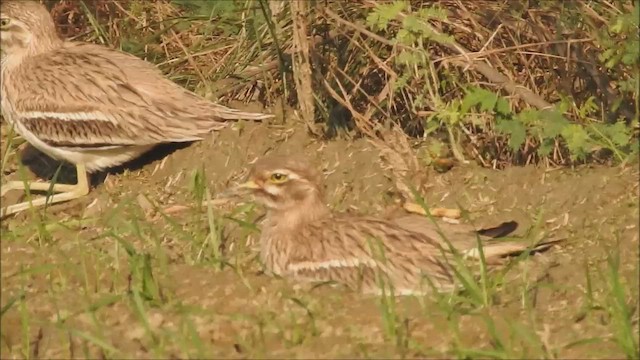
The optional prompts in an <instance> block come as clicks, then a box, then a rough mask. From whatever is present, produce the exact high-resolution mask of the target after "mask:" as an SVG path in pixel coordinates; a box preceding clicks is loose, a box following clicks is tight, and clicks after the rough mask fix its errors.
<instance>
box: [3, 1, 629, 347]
mask: <svg viewBox="0 0 640 360" xmlns="http://www.w3.org/2000/svg"><path fill="white" fill-rule="evenodd" d="M43 2H44V3H45V4H46V5H47V6H48V7H49V8H50V9H51V13H52V15H53V17H54V19H55V21H56V24H57V25H58V30H59V31H60V33H61V35H62V36H64V37H65V38H69V39H76V40H84V41H92V42H96V43H102V44H105V45H107V46H112V47H115V48H120V49H122V50H124V51H127V52H130V53H133V54H135V55H137V56H139V57H141V58H144V59H146V60H148V61H150V62H153V63H155V64H157V65H158V67H159V68H160V69H161V70H162V71H163V72H164V73H165V74H167V76H168V77H170V78H171V79H172V80H173V81H175V82H177V83H180V84H181V85H183V86H185V87H187V88H190V89H193V90H195V91H196V92H197V93H199V94H201V95H203V96H206V97H208V98H211V99H215V100H218V101H221V102H223V103H228V104H231V105H233V106H238V107H243V108H249V110H254V109H257V108H260V105H262V106H266V107H268V108H270V109H272V111H273V112H275V113H276V114H278V117H277V119H278V120H276V121H275V122H276V123H275V124H273V123H272V124H260V125H257V124H250V125H246V128H245V125H243V124H239V125H238V126H237V128H234V129H233V130H231V129H227V130H225V132H224V133H223V134H222V135H221V136H220V138H219V139H217V140H216V142H215V144H211V143H206V142H205V143H203V144H196V145H194V146H193V147H191V148H189V149H188V150H189V153H188V154H184V153H182V154H181V153H178V154H177V155H176V154H174V156H173V157H170V158H168V159H169V160H163V161H162V162H161V163H159V164H157V163H156V164H155V165H154V166H152V167H153V170H152V171H151V170H150V169H148V168H147V169H144V170H142V172H141V173H140V174H137V173H136V174H131V173H125V174H124V175H122V174H121V175H119V176H118V177H115V178H111V182H110V183H107V184H105V185H104V186H102V188H100V189H99V190H100V191H97V195H95V194H96V192H92V196H94V197H93V198H91V199H90V200H87V202H91V205H92V206H93V205H95V206H93V208H91V209H89V208H88V209H86V210H85V209H84V206H85V205H88V203H85V204H83V203H80V204H79V205H78V203H79V202H76V203H74V204H72V205H71V208H70V210H69V209H67V210H65V209H64V208H62V210H61V214H59V213H55V212H54V214H53V215H51V214H48V213H46V211H44V212H43V213H36V212H32V213H29V214H27V215H26V216H27V218H25V217H24V216H23V217H18V218H17V219H11V220H9V221H6V222H4V221H3V224H2V235H3V255H2V259H3V268H2V269H3V275H2V281H3V299H2V313H1V314H2V325H3V328H4V329H3V331H2V336H1V340H0V349H2V356H3V357H9V356H11V357H13V358H39V357H44V358H47V357H52V356H55V357H60V358H64V357H98V356H100V357H104V358H123V357H133V356H135V357H149V358H160V357H162V358H165V357H172V358H184V357H196V358H202V357H230V356H235V357H294V356H295V357H318V356H322V354H325V356H327V357H338V356H342V357H352V356H354V355H357V356H360V357H391V356H394V357H445V358H453V357H457V358H517V357H520V358H562V357H567V358H570V357H575V358H583V357H587V356H590V357H610V358H611V357H617V358H621V357H627V358H635V357H637V354H638V341H637V338H638V305H637V299H638V280H637V275H638V271H639V268H638V264H637V261H638V249H637V248H638V236H637V232H638V228H637V221H638V207H639V205H638V199H637V197H638V186H637V184H635V182H636V181H635V179H636V178H637V176H638V169H637V165H638V164H637V157H638V147H639V146H638V135H639V129H640V128H639V113H640V103H639V100H638V91H639V90H638V89H639V87H640V70H639V65H640V60H639V59H638V58H639V55H640V50H639V47H640V44H639V39H638V32H637V28H638V25H639V24H638V21H639V20H638V18H639V17H640V13H639V5H638V2H637V1H622V0H620V1H614V0H602V1H586V0H576V1H528V2H524V1H507V0H505V1H494V0H476V1H464V0H435V1H396V2H383V1H370V0H359V1H334V0H317V1H308V2H300V3H290V2H289V1H276V0H272V1H267V0H247V1H231V0H228V1H192V0H158V1H150V0H84V1H77V0H43ZM250 107H254V109H251V108H250ZM294 109H295V111H294ZM396 125H398V126H396ZM3 126H4V124H3ZM4 129H5V128H4V127H3V134H2V135H3V145H2V148H3V151H5V153H4V155H3V168H2V171H3V175H10V174H13V173H14V171H15V170H16V169H17V168H18V167H19V165H17V162H12V161H8V160H7V159H9V158H10V157H12V156H13V155H14V153H13V152H9V153H7V152H6V149H7V148H6V147H5V146H6V144H7V141H6V134H7V132H5V131H4ZM301 129H302V131H301ZM300 132H304V136H302V135H300ZM325 140H328V141H325ZM274 144H279V146H280V147H281V148H282V149H280V151H291V152H297V151H300V148H304V149H305V151H306V153H308V154H312V156H316V155H317V157H318V158H319V159H321V160H322V164H323V169H324V170H325V174H328V180H330V181H329V184H328V187H329V188H330V189H331V190H332V191H333V192H331V196H330V200H329V201H331V203H332V205H334V206H335V207H338V208H340V209H341V210H345V208H346V209H349V208H350V207H351V206H361V208H360V209H358V210H365V211H371V212H374V211H379V210H381V209H380V206H379V204H377V205H373V204H374V203H379V202H380V201H382V200H383V199H384V200H385V201H386V200H388V199H387V198H388V197H390V196H389V195H388V194H391V196H392V197H396V196H395V195H397V192H398V191H399V192H400V194H401V195H402V196H404V197H405V198H408V197H412V196H413V194H412V192H411V190H410V189H409V188H408V187H407V186H406V183H407V181H406V180H407V179H409V180H410V181H409V183H411V184H413V185H414V186H416V187H417V188H418V189H419V190H421V191H422V193H423V194H424V193H427V195H426V196H425V197H427V198H429V200H430V201H431V202H432V203H433V202H441V201H443V200H444V199H446V202H449V203H448V204H444V205H449V206H450V207H454V206H457V205H458V204H459V201H460V202H461V203H463V204H464V205H465V206H467V207H468V209H469V210H470V211H472V213H475V214H476V215H477V214H484V215H487V214H490V215H497V214H499V213H500V211H503V212H506V213H507V215H509V216H511V215H515V214H517V213H519V212H521V213H523V214H524V215H523V218H524V219H525V220H524V222H525V223H527V222H533V224H532V225H531V228H533V229H534V230H535V229H537V230H540V229H539V228H546V229H547V230H549V228H551V229H552V231H556V230H558V229H560V230H559V231H565V235H567V236H568V237H569V240H570V241H569V245H567V247H566V248H564V250H563V251H560V253H561V255H558V257H559V259H556V260H555V261H554V260H552V261H551V262H552V264H551V265H549V264H547V265H548V266H549V267H550V268H552V270H545V271H542V272H543V274H542V275H540V276H539V277H537V278H536V279H534V280H531V279H530V278H531V276H529V274H528V271H529V268H528V267H526V268H524V270H522V269H523V267H518V268H516V271H515V272H519V271H520V272H521V273H520V275H522V276H521V277H520V278H519V279H518V280H517V282H516V284H515V285H512V286H509V287H506V286H502V285H503V282H502V281H503V279H502V277H501V276H502V274H500V275H499V276H498V277H497V278H493V277H492V278H490V279H489V280H487V279H483V281H481V282H479V283H478V284H475V285H477V286H476V287H474V288H473V289H471V290H470V289H467V291H466V292H463V293H462V294H461V295H455V296H453V297H446V296H442V297H435V298H434V299H417V300H416V301H413V300H404V301H399V302H398V304H396V303H395V302H394V301H392V300H389V299H381V300H371V299H365V300H362V299H361V298H359V297H358V296H357V295H355V294H346V295H345V294H343V293H335V292H332V291H330V290H326V291H325V290H324V289H320V290H314V291H311V292H307V291H304V290H301V289H300V288H298V287H295V286H294V287H291V286H288V285H287V286H281V283H280V282H279V281H276V280H272V279H269V278H265V277H264V276H254V275H253V274H254V273H255V272H256V271H257V270H258V269H257V267H258V265H257V264H256V259H255V258H253V256H254V252H252V251H250V250H249V248H250V247H251V246H253V245H255V244H252V243H251V241H252V240H251V239H253V238H255V227H254V226H253V225H251V224H250V223H249V222H246V221H245V220H247V219H254V218H255V217H257V215H256V214H254V209H253V207H251V206H248V205H247V206H244V205H243V206H240V207H238V208H236V209H234V210H233V211H232V212H231V213H229V212H224V213H220V211H219V210H218V209H212V208H211V207H210V206H209V207H207V206H206V204H204V200H206V199H205V198H206V195H207V194H208V193H209V191H210V190H213V189H216V190H219V189H221V188H222V187H224V186H225V185H228V184H230V183H231V182H232V181H233V180H234V179H237V178H238V177H240V176H241V174H242V172H241V171H242V170H241V169H242V168H244V167H245V165H246V162H248V161H249V160H252V159H253V158H255V157H256V156H259V155H261V154H263V153H265V152H267V151H270V150H272V149H273V148H274V147H275V145H274ZM13 145H14V146H15V145H18V144H17V143H16V142H15V141H14V142H13ZM283 149H284V150H283ZM194 155H195V156H194ZM378 156H379V157H380V158H381V159H382V160H383V161H382V164H381V165H380V166H378V164H377V162H376V163H375V164H372V161H371V159H372V158H378ZM203 158H206V159H207V163H206V164H202V161H201V159H203ZM195 160H198V163H197V164H196V163H195V162H194V161H195ZM464 163H467V164H468V163H476V164H479V165H480V166H481V167H484V168H492V169H505V174H506V175H502V173H497V172H490V171H488V170H487V169H480V168H473V169H471V170H467V169H460V168H454V169H453V170H452V172H450V173H447V174H444V175H442V178H440V177H432V178H430V179H429V180H430V181H431V182H432V183H435V185H432V186H433V188H431V190H430V192H425V190H426V189H427V187H426V181H425V180H427V179H426V175H425V171H424V169H425V168H427V167H433V168H435V169H436V170H438V171H443V172H445V171H446V170H449V169H450V168H451V167H452V166H454V165H455V164H464ZM229 164H231V165H229ZM582 164H588V165H589V166H594V168H590V167H580V166H579V165H582ZM205 165H207V166H208V169H209V170H210V172H207V171H206V170H205ZM514 165H515V166H514ZM520 165H536V166H538V167H537V168H534V167H532V166H529V167H526V166H525V167H524V168H520V167H519V166H520ZM600 165H604V166H600ZM190 166H193V168H189V167H190ZM196 167H197V168H196ZM575 167H578V168H579V169H578V170H576V171H575V172H574V171H573V170H570V169H571V168H575ZM463 168H464V167H463ZM211 169H215V171H213V170H211ZM207 174H209V178H207ZM332 174H335V175H333V176H334V177H333V178H332V177H331V176H332ZM332 179H333V180H332ZM487 179H490V180H487ZM331 181H333V182H331ZM522 189H525V191H523V190H522ZM345 199H348V200H350V201H353V203H352V204H358V205H345V203H347V201H345ZM356 201H357V202H356ZM390 202H392V201H390ZM454 202H455V203H454ZM96 204H97V205H96ZM438 205H440V204H438ZM63 206H64V205H63ZM73 206H75V207H76V208H73ZM79 206H81V207H82V209H77V208H78V207H79ZM543 207H545V209H544V210H545V211H547V213H545V214H542V213H543V210H542V208H543ZM97 209H99V210H97ZM76 210H77V211H76ZM173 211H175V213H174V212H173ZM36 215H37V216H36ZM474 216H475V215H474ZM531 219H533V220H531ZM519 220H522V219H519ZM230 229H231V230H230ZM531 231H533V230H531ZM252 236H253V237H252ZM247 238H249V240H247ZM576 239H577V240H576ZM221 249H222V250H221ZM8 254H11V255H8ZM553 259H555V258H553ZM475 285H474V286H475ZM61 309H63V310H61ZM416 309H417V310H416ZM60 344H63V345H60Z"/></svg>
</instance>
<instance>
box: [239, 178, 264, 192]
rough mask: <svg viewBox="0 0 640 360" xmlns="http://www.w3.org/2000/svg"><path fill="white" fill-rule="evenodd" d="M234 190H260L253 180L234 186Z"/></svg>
mask: <svg viewBox="0 0 640 360" xmlns="http://www.w3.org/2000/svg"><path fill="white" fill-rule="evenodd" d="M236 189H249V190H255V189H260V185H258V183H256V182H255V181H253V180H249V181H247V182H246V183H243V184H240V185H238V186H236Z"/></svg>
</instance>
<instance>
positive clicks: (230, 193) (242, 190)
mask: <svg viewBox="0 0 640 360" xmlns="http://www.w3.org/2000/svg"><path fill="white" fill-rule="evenodd" d="M260 188H261V187H260V185H259V184H258V183H256V182H255V181H253V180H249V181H247V182H245V183H242V184H240V185H237V186H234V187H232V188H229V189H227V190H225V191H223V192H221V193H218V195H216V199H229V198H234V197H239V196H242V195H245V194H246V193H247V192H249V191H251V190H256V189H260Z"/></svg>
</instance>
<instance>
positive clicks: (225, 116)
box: [211, 104, 275, 120]
mask: <svg viewBox="0 0 640 360" xmlns="http://www.w3.org/2000/svg"><path fill="white" fill-rule="evenodd" d="M211 115H212V116H214V117H217V118H219V119H221V120H266V119H271V118H273V117H274V116H275V115H273V114H263V113H254V112H247V111H240V110H236V109H232V108H229V107H226V106H223V105H220V104H215V107H214V108H213V109H212V111H211Z"/></svg>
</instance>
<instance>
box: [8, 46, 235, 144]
mask: <svg viewBox="0 0 640 360" xmlns="http://www.w3.org/2000/svg"><path fill="white" fill-rule="evenodd" d="M29 61H30V62H29V63H28V64H23V65H22V66H21V67H20V68H18V69H17V70H16V74H13V75H12V76H14V79H12V80H14V81H13V83H14V87H15V91H12V92H11V93H10V94H9V96H10V97H11V100H12V104H13V109H12V110H13V112H14V113H15V114H14V116H15V118H16V120H17V121H19V122H20V123H21V124H22V125H23V126H24V127H25V128H27V130H29V131H31V132H32V133H34V134H35V135H37V136H38V138H39V139H41V140H42V141H44V142H46V143H48V144H50V145H52V146H81V147H103V146H105V145H116V146H126V145H148V144H155V143H160V142H183V141H194V140H199V139H201V138H202V136H204V134H206V133H208V132H210V131H212V130H216V129H220V128H222V127H224V126H226V125H225V123H224V122H223V121H221V117H219V116H217V115H218V114H216V113H215V112H214V111H213V109H214V108H216V106H215V105H214V106H212V103H210V102H208V101H206V100H204V99H201V98H200V97H198V96H197V95H195V94H193V93H191V92H189V91H187V90H186V89H184V88H182V87H180V86H179V85H177V84H175V83H173V82H171V81H170V80H168V79H166V78H165V77H164V76H162V74H161V73H160V71H159V70H158V69H156V68H155V67H154V66H153V65H151V64H149V63H147V62H145V61H143V60H141V59H138V58H136V57H134V56H132V55H129V54H125V53H122V52H118V51H115V50H110V49H107V48H103V47H100V46H97V45H92V44H79V45H68V46H65V47H63V48H62V49H60V50H57V51H54V52H51V53H48V54H46V56H37V57H35V58H32V59H30V60H29ZM207 106H209V107H210V109H208V108H207ZM207 110H211V111H207Z"/></svg>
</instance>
